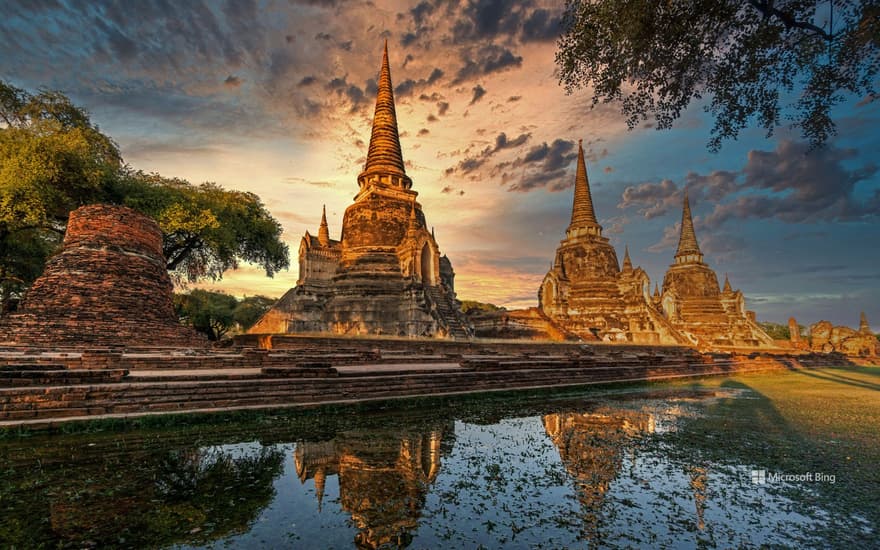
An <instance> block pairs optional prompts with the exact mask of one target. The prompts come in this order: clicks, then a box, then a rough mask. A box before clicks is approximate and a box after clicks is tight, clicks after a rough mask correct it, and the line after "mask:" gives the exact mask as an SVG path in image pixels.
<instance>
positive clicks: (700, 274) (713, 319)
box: [660, 191, 774, 347]
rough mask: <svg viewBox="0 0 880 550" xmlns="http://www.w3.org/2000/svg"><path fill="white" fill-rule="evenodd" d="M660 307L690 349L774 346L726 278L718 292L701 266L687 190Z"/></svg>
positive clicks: (714, 281) (714, 279) (711, 276)
mask: <svg viewBox="0 0 880 550" xmlns="http://www.w3.org/2000/svg"><path fill="white" fill-rule="evenodd" d="M660 304H661V307H662V308H663V312H664V313H665V315H666V318H667V319H668V320H669V321H670V322H671V323H672V325H673V326H675V328H676V329H678V330H679V332H681V333H683V334H684V335H685V336H686V337H687V338H688V339H689V340H690V341H691V343H693V344H699V345H716V346H737V347H742V346H746V347H760V346H774V342H773V339H772V338H771V337H770V336H769V335H768V334H767V333H766V332H764V330H763V329H761V327H760V326H758V324H757V323H756V322H755V314H754V312H751V311H746V308H745V298H744V297H743V294H742V292H741V291H739V290H733V288H732V287H731V285H730V281H729V280H728V279H727V277H726V276H725V278H724V289H723V290H721V289H720V288H719V286H718V277H717V276H716V275H715V272H714V271H713V270H712V269H711V268H710V267H709V266H708V265H707V264H706V263H704V262H703V253H702V252H701V251H700V246H699V244H698V243H697V235H696V232H695V231H694V222H693V218H692V217H691V205H690V201H689V200H688V196H687V191H685V194H684V207H683V209H682V214H681V235H680V236H679V240H678V250H677V251H676V252H675V260H674V262H673V264H672V265H671V266H669V269H668V270H667V271H666V276H665V277H664V278H663V292H662V294H661V296H660Z"/></svg>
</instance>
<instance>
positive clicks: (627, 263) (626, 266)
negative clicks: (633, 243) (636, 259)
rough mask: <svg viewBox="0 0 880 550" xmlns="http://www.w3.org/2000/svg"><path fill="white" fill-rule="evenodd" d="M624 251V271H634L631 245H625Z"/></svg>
mask: <svg viewBox="0 0 880 550" xmlns="http://www.w3.org/2000/svg"><path fill="white" fill-rule="evenodd" d="M623 250H624V253H623V270H624V271H632V268H633V264H632V260H630V259H629V245H626V246H624V249H623Z"/></svg>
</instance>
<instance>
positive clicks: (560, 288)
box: [538, 143, 687, 344]
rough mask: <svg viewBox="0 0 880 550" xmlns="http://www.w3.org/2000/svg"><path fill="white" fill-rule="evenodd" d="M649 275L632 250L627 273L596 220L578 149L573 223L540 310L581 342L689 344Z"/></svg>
mask: <svg viewBox="0 0 880 550" xmlns="http://www.w3.org/2000/svg"><path fill="white" fill-rule="evenodd" d="M649 288H650V281H649V279H648V275H647V273H645V271H644V270H643V269H641V268H639V267H637V268H633V266H632V262H631V260H630V258H629V251H628V250H627V252H626V255H625V257H624V262H623V269H622V270H621V269H620V267H619V264H618V261H617V253H616V252H615V250H614V247H613V246H611V244H610V243H609V242H608V238H607V237H604V236H603V235H602V226H601V225H599V223H598V221H597V220H596V213H595V211H594V209H593V199H592V195H591V193H590V184H589V180H588V178H587V167H586V161H585V160H584V149H583V145H582V144H581V143H579V144H578V159H577V172H576V175H575V185H574V204H573V206H572V212H571V223H570V224H569V226H568V229H566V231H565V238H564V239H563V240H562V241H561V243H560V244H559V247H558V248H557V249H556V258H555V260H554V261H553V265H552V267H551V268H550V271H549V272H548V273H547V275H546V276H545V277H544V281H543V283H541V288H540V290H539V291H538V308H539V309H540V310H541V311H542V312H543V313H544V314H545V315H546V316H547V317H549V318H550V319H552V320H553V322H554V323H555V324H557V325H559V326H561V327H562V328H563V329H564V330H566V331H568V332H570V333H573V334H576V335H578V336H579V337H581V338H590V336H593V337H596V338H600V339H602V340H606V341H620V342H627V341H628V342H634V343H639V344H659V343H670V344H684V343H687V342H686V341H685V340H684V338H683V337H682V336H681V335H679V334H678V333H677V332H676V330H675V329H674V328H673V327H672V326H671V325H670V324H669V323H668V322H667V321H666V319H664V318H663V315H662V314H661V313H660V311H659V310H657V308H656V307H655V306H654V304H653V303H652V302H651V299H650V295H649V293H648V292H649Z"/></svg>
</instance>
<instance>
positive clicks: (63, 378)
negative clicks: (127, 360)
mask: <svg viewBox="0 0 880 550" xmlns="http://www.w3.org/2000/svg"><path fill="white" fill-rule="evenodd" d="M46 367H52V366H49V365H27V366H25V368H20V369H15V368H9V367H3V368H0V388H17V387H22V386H49V385H65V386H69V385H76V384H89V383H105V382H119V381H121V380H122V379H123V378H125V376H126V375H128V371H127V370H125V369H76V370H69V369H66V368H64V367H63V366H61V367H60V368H58V367H57V366H55V367H56V368H46Z"/></svg>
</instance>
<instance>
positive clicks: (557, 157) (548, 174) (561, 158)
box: [502, 139, 577, 192]
mask: <svg viewBox="0 0 880 550" xmlns="http://www.w3.org/2000/svg"><path fill="white" fill-rule="evenodd" d="M576 158H577V153H576V152H575V143H574V142H573V141H566V140H562V139H557V140H554V141H553V143H550V144H547V143H546V142H544V143H542V144H541V145H538V146H536V147H532V148H531V149H530V150H529V152H528V153H527V154H526V155H525V156H524V157H521V158H517V159H516V160H515V161H514V162H513V164H512V165H511V167H512V168H514V169H515V170H511V171H509V172H504V174H503V175H502V182H503V183H505V184H507V186H508V191H521V192H528V191H533V190H535V189H537V188H542V187H543V188H547V189H549V190H550V191H562V190H563V189H567V188H568V187H571V185H572V183H573V179H572V178H570V177H569V174H568V171H567V170H566V169H567V168H568V166H569V165H570V164H571V163H572V162H573V161H574V160H575V159H576ZM517 172H518V173H519V174H521V175H517Z"/></svg>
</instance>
